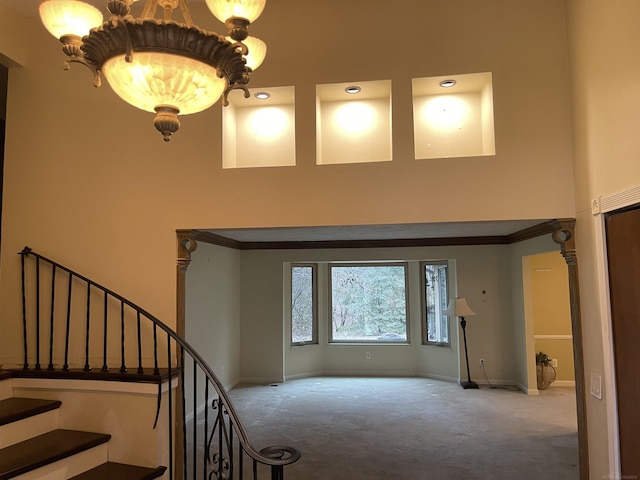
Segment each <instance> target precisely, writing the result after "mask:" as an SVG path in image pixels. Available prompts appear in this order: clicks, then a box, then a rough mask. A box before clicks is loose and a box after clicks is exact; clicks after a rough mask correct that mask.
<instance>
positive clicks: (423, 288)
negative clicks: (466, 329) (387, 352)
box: [420, 260, 451, 347]
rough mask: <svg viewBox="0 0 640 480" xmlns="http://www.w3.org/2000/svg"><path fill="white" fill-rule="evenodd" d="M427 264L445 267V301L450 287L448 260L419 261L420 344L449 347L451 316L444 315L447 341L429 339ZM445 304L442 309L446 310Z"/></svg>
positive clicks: (447, 298)
mask: <svg viewBox="0 0 640 480" xmlns="http://www.w3.org/2000/svg"><path fill="white" fill-rule="evenodd" d="M427 265H441V266H444V267H445V268H446V272H445V275H446V292H445V303H447V304H448V302H449V297H450V295H449V293H450V288H451V278H450V277H451V275H450V274H449V271H450V265H449V261H448V260H431V261H430V260H424V261H421V262H420V304H421V306H420V310H421V312H420V322H421V324H422V344H423V345H431V346H437V347H451V318H450V316H449V315H446V314H445V315H444V316H445V317H446V323H447V325H446V329H447V341H446V342H442V341H432V340H429V319H428V318H427V314H428V312H427V284H426V283H427V282H426V275H425V273H426V272H425V270H426V268H427ZM446 308H447V305H445V307H444V309H445V312H446Z"/></svg>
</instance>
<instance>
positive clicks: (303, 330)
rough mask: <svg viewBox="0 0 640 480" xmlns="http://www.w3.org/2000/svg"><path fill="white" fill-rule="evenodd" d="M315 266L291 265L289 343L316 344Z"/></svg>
mask: <svg viewBox="0 0 640 480" xmlns="http://www.w3.org/2000/svg"><path fill="white" fill-rule="evenodd" d="M316 283H317V282H316V266H315V265H291V343H292V344H293V345H305V344H309V343H318V335H317V331H318V327H317V325H318V323H317V316H316V312H317V309H316Z"/></svg>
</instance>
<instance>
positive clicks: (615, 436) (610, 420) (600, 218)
mask: <svg viewBox="0 0 640 480" xmlns="http://www.w3.org/2000/svg"><path fill="white" fill-rule="evenodd" d="M636 203H640V186H636V187H633V188H630V189H628V190H624V191H622V192H618V193H614V194H612V195H607V196H601V197H598V198H596V199H594V200H593V201H592V202H591V211H592V214H593V216H594V230H595V243H596V245H595V256H596V267H597V269H598V297H599V305H600V322H601V329H602V353H603V359H604V377H605V379H608V380H609V381H605V382H604V397H605V399H606V400H607V402H606V411H607V424H608V431H607V434H608V437H609V442H608V444H609V470H610V471H611V472H612V475H613V476H614V477H615V478H617V477H619V476H620V475H621V473H620V468H621V467H620V432H619V429H618V398H617V394H616V375H615V361H614V347H613V335H612V331H611V329H612V318H611V303H610V298H611V297H610V291H609V268H608V264H607V261H608V257H607V240H606V239H607V236H606V226H605V219H604V215H603V214H605V213H609V212H612V211H615V210H619V209H621V208H625V207H628V206H631V205H634V204H636Z"/></svg>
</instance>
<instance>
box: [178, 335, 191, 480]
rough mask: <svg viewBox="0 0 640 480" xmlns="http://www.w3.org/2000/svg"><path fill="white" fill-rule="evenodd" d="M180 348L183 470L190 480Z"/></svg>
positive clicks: (182, 364) (182, 355)
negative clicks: (188, 474)
mask: <svg viewBox="0 0 640 480" xmlns="http://www.w3.org/2000/svg"><path fill="white" fill-rule="evenodd" d="M179 347H180V355H179V356H178V358H179V359H180V364H179V365H178V368H179V369H180V397H181V399H182V401H181V402H180V406H181V408H180V409H181V410H182V469H183V471H184V478H185V480H186V479H187V478H189V477H188V476H187V465H188V462H187V406H186V403H187V402H186V396H185V384H184V377H185V372H184V347H183V346H182V345H179Z"/></svg>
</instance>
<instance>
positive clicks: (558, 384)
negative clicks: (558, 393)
mask: <svg viewBox="0 0 640 480" xmlns="http://www.w3.org/2000/svg"><path fill="white" fill-rule="evenodd" d="M550 386H551V387H574V388H575V386H576V382H575V381H574V380H555V381H554V382H553V383H552V384H551V385H550Z"/></svg>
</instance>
